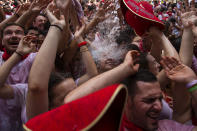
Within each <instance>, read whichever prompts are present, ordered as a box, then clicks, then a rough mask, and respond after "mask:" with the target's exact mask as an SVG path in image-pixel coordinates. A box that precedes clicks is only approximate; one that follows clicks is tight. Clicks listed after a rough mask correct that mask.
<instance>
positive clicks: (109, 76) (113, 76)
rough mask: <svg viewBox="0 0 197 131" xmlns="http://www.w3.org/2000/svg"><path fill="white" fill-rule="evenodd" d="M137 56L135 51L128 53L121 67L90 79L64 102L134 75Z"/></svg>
mask: <svg viewBox="0 0 197 131" xmlns="http://www.w3.org/2000/svg"><path fill="white" fill-rule="evenodd" d="M138 55H139V53H138V52H137V51H129V52H128V53H127V55H126V57H125V60H124V62H123V63H122V64H121V65H119V66H118V67H116V68H114V69H112V70H110V71H107V72H105V73H102V74H100V75H98V76H96V77H94V78H92V79H90V80H89V81H87V82H85V83H84V84H82V85H81V86H79V87H78V88H76V89H74V90H73V91H71V92H70V93H69V94H68V95H67V96H66V97H65V99H64V100H65V101H64V102H65V103H68V102H71V101H73V100H76V99H79V98H81V97H83V96H86V95H88V94H91V93H93V92H95V91H97V90H100V89H102V88H104V87H106V86H109V85H112V84H116V83H120V82H121V81H122V80H123V79H124V78H126V77H128V76H129V75H133V74H135V73H136V72H137V71H138V68H139V64H134V63H135V62H136V59H137V56H138Z"/></svg>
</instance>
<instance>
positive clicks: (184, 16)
mask: <svg viewBox="0 0 197 131" xmlns="http://www.w3.org/2000/svg"><path fill="white" fill-rule="evenodd" d="M184 3H185V9H184V8H183V6H181V13H180V16H181V21H182V24H183V26H184V28H188V27H193V25H194V24H195V23H196V22H197V17H196V9H195V2H194V0H192V2H191V8H190V7H189V5H188V0H185V1H184Z"/></svg>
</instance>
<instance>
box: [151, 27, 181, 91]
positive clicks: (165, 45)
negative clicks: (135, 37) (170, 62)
mask: <svg viewBox="0 0 197 131" xmlns="http://www.w3.org/2000/svg"><path fill="white" fill-rule="evenodd" d="M149 30H150V32H149V33H150V35H151V36H152V37H154V38H157V41H160V42H159V43H157V44H160V45H157V44H156V43H155V44H153V46H157V47H152V51H155V52H151V53H152V54H157V55H158V53H159V52H157V51H159V50H160V48H162V49H163V51H164V55H165V56H169V57H175V58H177V59H179V55H178V53H177V51H176V50H175V48H174V47H173V46H172V44H171V43H170V41H169V40H168V38H167V37H166V36H165V35H164V33H163V32H162V31H160V30H159V29H158V28H156V27H151V28H150V29H149ZM153 48H154V50H153ZM156 48H157V49H158V50H156ZM157 57H158V58H157V59H159V58H160V57H161V56H160V57H159V56H157ZM157 78H158V81H159V83H160V85H161V86H162V87H163V88H165V86H166V85H167V84H168V83H169V80H168V79H167V77H166V75H165V72H164V71H163V70H162V71H160V72H159V74H158V75H157Z"/></svg>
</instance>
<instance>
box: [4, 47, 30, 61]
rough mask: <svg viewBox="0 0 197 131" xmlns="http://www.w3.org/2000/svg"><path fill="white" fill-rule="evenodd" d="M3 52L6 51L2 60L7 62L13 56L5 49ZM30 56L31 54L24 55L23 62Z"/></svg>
mask: <svg viewBox="0 0 197 131" xmlns="http://www.w3.org/2000/svg"><path fill="white" fill-rule="evenodd" d="M3 50H4V53H3V55H2V58H3V60H4V61H6V60H7V59H9V58H10V56H11V55H10V54H8V53H7V51H6V49H5V48H4V49H3ZM28 56H29V54H27V55H24V56H23V58H22V60H24V59H25V58H27V57H28Z"/></svg>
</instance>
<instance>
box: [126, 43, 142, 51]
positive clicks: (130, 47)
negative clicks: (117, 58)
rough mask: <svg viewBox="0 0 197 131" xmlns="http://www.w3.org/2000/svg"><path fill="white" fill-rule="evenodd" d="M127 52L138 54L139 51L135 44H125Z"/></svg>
mask: <svg viewBox="0 0 197 131" xmlns="http://www.w3.org/2000/svg"><path fill="white" fill-rule="evenodd" d="M127 50H128V51H130V50H136V51H138V52H140V49H139V47H138V46H137V45H135V44H127Z"/></svg>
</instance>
